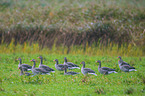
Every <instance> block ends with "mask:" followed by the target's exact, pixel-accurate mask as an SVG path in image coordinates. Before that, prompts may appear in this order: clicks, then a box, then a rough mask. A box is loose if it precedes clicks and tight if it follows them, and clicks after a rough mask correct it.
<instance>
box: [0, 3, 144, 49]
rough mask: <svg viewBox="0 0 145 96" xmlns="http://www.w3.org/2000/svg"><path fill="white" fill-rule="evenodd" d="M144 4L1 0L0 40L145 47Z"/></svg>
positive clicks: (49, 43) (68, 44)
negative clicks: (116, 44) (100, 43)
mask: <svg viewBox="0 0 145 96" xmlns="http://www.w3.org/2000/svg"><path fill="white" fill-rule="evenodd" d="M144 5H145V1H144V0H138V1H136V0H101V1H100V0H90V1H87V0H79V1H78V0H73V1H72V0H67V1H66V0H61V1H60V0H53V1H51V0H35V1H32V0H31V1H28V0H27V1H22V0H19V1H17V0H2V1H1V2H0V10H1V11H0V41H3V42H5V43H8V44H9V43H10V42H11V40H12V38H14V39H15V43H17V42H18V43H20V44H22V43H24V42H26V41H27V42H29V43H35V42H39V44H41V45H43V47H46V46H47V47H49V46H52V45H53V42H54V40H55V38H58V39H59V40H58V41H59V42H58V41H57V42H58V43H57V44H63V45H67V46H71V44H72V45H73V44H74V45H79V44H80V45H83V46H85V44H87V43H88V44H89V45H90V44H92V43H94V42H95V43H97V42H98V41H99V40H100V41H101V42H102V43H103V42H104V41H105V42H107V41H108V40H110V42H112V43H118V44H119V45H121V46H122V44H123V43H125V42H126V43H127V44H129V43H131V44H132V45H134V46H143V45H145V42H144V41H145V31H144V25H145V23H144V21H145V8H144ZM57 44H56V45H57ZM104 45H105V44H104Z"/></svg>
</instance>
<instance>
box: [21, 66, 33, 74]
mask: <svg viewBox="0 0 145 96" xmlns="http://www.w3.org/2000/svg"><path fill="white" fill-rule="evenodd" d="M19 69H20V70H21V72H20V76H21V75H26V76H30V75H31V74H32V73H28V72H24V71H23V69H22V67H20V68H19Z"/></svg>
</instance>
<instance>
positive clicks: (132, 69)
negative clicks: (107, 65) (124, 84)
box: [118, 60, 137, 72]
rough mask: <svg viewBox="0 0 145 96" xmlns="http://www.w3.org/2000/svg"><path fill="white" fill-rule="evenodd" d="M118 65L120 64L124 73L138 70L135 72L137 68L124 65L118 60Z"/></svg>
mask: <svg viewBox="0 0 145 96" xmlns="http://www.w3.org/2000/svg"><path fill="white" fill-rule="evenodd" d="M118 64H119V68H120V70H122V71H124V72H130V71H137V70H135V67H132V66H129V65H125V64H122V60H118Z"/></svg>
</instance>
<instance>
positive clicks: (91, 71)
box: [81, 61, 97, 76]
mask: <svg viewBox="0 0 145 96" xmlns="http://www.w3.org/2000/svg"><path fill="white" fill-rule="evenodd" d="M81 64H83V67H82V68H81V72H82V74H84V75H86V74H93V75H95V76H97V74H95V71H93V70H92V69H90V68H85V62H84V61H83V62H81Z"/></svg>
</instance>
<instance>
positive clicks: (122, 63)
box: [117, 56, 130, 66]
mask: <svg viewBox="0 0 145 96" xmlns="http://www.w3.org/2000/svg"><path fill="white" fill-rule="evenodd" d="M117 58H119V59H120V63H121V65H129V66H130V64H128V63H127V62H125V61H123V60H122V58H121V56H118V57H117Z"/></svg>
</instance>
